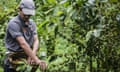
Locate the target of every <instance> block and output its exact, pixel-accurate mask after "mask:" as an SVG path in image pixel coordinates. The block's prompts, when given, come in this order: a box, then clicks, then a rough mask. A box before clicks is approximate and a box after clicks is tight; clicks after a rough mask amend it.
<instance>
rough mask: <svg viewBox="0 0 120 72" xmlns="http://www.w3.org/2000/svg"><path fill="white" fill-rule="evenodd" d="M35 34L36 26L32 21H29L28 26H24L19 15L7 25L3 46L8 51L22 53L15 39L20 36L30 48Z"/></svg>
mask: <svg viewBox="0 0 120 72" xmlns="http://www.w3.org/2000/svg"><path fill="white" fill-rule="evenodd" d="M36 34H37V31H36V24H35V23H34V22H33V20H29V24H27V25H26V24H25V22H24V20H22V18H21V17H20V15H18V16H16V17H14V18H13V19H11V20H10V21H9V23H8V26H7V29H6V36H5V46H6V48H7V49H8V50H10V51H14V52H19V51H23V49H22V48H21V47H20V45H19V43H18V41H17V40H16V37H19V36H22V37H24V38H25V40H26V42H27V43H28V44H29V45H30V47H32V45H33V41H34V35H36Z"/></svg>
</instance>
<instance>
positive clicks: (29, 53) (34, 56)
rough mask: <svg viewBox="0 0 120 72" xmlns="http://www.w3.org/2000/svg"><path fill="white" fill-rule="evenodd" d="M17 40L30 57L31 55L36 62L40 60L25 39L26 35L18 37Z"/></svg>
mask: <svg viewBox="0 0 120 72" xmlns="http://www.w3.org/2000/svg"><path fill="white" fill-rule="evenodd" d="M16 40H17V41H18V43H19V44H20V46H21V48H23V50H24V51H25V53H26V54H27V55H28V56H29V57H31V58H32V59H33V60H35V61H36V62H37V61H39V59H38V57H37V56H36V55H35V54H34V53H33V51H32V49H31V48H30V46H29V45H28V43H27V42H26V41H25V39H24V37H22V36H19V37H16Z"/></svg>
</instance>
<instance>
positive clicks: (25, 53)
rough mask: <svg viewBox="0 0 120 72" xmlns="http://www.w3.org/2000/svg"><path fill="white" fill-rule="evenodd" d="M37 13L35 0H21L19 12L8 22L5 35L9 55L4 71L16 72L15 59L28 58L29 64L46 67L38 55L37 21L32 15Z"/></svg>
mask: <svg viewBox="0 0 120 72" xmlns="http://www.w3.org/2000/svg"><path fill="white" fill-rule="evenodd" d="M34 14H35V5H34V2H33V0H21V2H20V6H19V14H18V15H17V16H16V17H14V18H13V19H11V20H10V21H9V23H8V26H7V29H6V36H5V46H6V48H7V57H6V59H5V61H4V62H5V66H4V72H16V68H17V67H16V66H15V64H14V62H15V61H19V60H21V58H24V59H27V63H28V64H38V65H40V67H41V69H45V68H46V66H47V64H46V63H45V62H44V61H42V60H39V59H38V57H37V56H36V52H37V50H38V44H39V41H38V37H37V32H36V25H35V23H34V22H33V21H32V20H30V16H31V15H34Z"/></svg>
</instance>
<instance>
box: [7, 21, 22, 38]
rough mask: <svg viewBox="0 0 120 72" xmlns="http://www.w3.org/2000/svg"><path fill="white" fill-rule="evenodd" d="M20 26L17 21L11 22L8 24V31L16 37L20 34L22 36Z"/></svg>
mask: <svg viewBox="0 0 120 72" xmlns="http://www.w3.org/2000/svg"><path fill="white" fill-rule="evenodd" d="M20 30H21V29H20V26H19V25H18V24H17V23H9V24H8V32H9V33H10V35H11V36H12V37H13V38H16V37H18V36H22V33H21V31H20Z"/></svg>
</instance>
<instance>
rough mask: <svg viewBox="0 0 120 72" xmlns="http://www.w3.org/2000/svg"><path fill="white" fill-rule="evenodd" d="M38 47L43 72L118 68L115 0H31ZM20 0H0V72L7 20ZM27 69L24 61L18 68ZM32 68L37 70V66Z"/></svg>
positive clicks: (119, 4)
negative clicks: (33, 5) (46, 65)
mask: <svg viewBox="0 0 120 72" xmlns="http://www.w3.org/2000/svg"><path fill="white" fill-rule="evenodd" d="M34 1H35V5H36V15H35V16H32V17H31V18H32V19H33V20H34V21H35V22H36V25H37V31H38V36H39V40H40V43H39V45H40V48H39V51H38V53H37V55H38V56H39V58H41V59H43V60H45V61H46V62H47V63H48V69H47V70H46V72H120V1H119V0H34ZM19 2H20V0H0V72H3V59H4V57H5V50H6V49H5V46H4V36H5V31H6V30H5V29H6V26H7V23H8V21H9V20H10V19H11V18H13V17H14V16H16V15H17V14H18V9H17V8H18V4H19ZM25 68H27V69H26V72H30V71H29V70H30V69H31V67H30V66H28V65H25V64H24V65H22V66H21V67H20V68H19V69H21V70H22V69H25ZM36 72H40V70H39V69H37V71H36Z"/></svg>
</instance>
